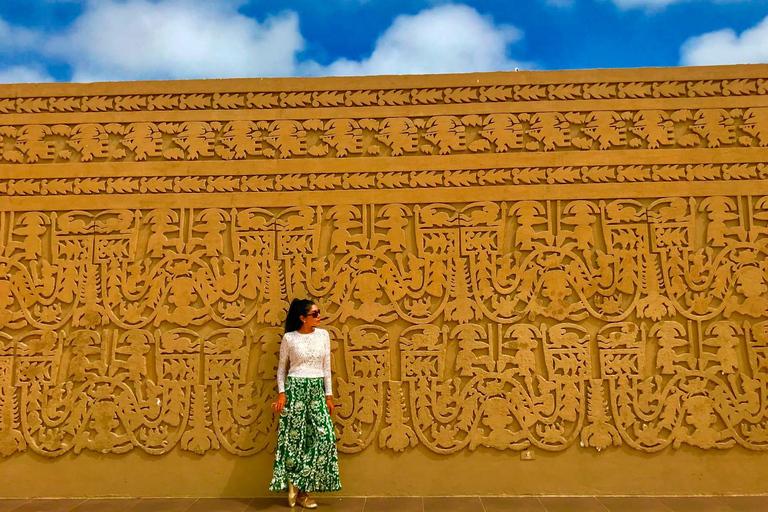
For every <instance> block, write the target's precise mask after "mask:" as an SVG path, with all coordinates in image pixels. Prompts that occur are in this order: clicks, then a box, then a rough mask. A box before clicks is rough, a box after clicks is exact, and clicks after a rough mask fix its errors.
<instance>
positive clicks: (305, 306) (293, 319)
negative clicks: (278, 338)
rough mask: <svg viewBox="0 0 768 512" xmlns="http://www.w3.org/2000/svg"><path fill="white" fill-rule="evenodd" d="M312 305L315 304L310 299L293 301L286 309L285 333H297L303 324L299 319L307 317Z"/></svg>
mask: <svg viewBox="0 0 768 512" xmlns="http://www.w3.org/2000/svg"><path fill="white" fill-rule="evenodd" d="M314 305H315V302H314V301H312V300H310V299H293V300H292V301H291V306H290V307H289V308H288V316H287V317H286V318H285V332H293V331H298V330H299V328H301V325H302V324H303V323H304V322H302V321H301V318H299V317H302V316H307V313H309V310H310V309H312V306H314Z"/></svg>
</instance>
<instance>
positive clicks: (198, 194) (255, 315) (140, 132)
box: [0, 66, 768, 457]
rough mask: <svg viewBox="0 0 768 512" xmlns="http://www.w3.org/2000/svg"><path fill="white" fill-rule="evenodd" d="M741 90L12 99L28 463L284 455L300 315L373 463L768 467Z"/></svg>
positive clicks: (760, 88) (4, 334)
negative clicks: (741, 463) (326, 341)
mask: <svg viewBox="0 0 768 512" xmlns="http://www.w3.org/2000/svg"><path fill="white" fill-rule="evenodd" d="M737 71H739V72H743V73H745V75H744V76H743V77H741V76H734V73H735V71H733V70H724V71H722V72H719V73H720V74H718V72H717V71H716V70H713V71H711V72H710V74H711V75H712V76H710V77H707V78H705V79H703V78H702V77H701V76H700V73H699V75H695V73H694V71H691V70H676V71H666V72H658V73H657V75H658V76H657V75H654V73H651V72H642V73H640V72H638V74H639V76H637V77H634V78H633V77H631V76H630V75H629V74H626V73H625V75H626V76H625V78H621V79H613V78H611V79H608V78H600V77H597V78H596V79H595V80H594V81H592V82H589V81H584V80H583V74H581V75H579V76H578V77H577V78H578V80H576V79H574V80H567V79H564V78H563V77H565V78H567V74H556V75H547V74H542V75H536V74H534V75H531V76H533V77H534V78H535V79H531V80H528V79H527V78H525V77H527V76H528V75H517V74H498V75H484V76H483V82H482V83H481V82H477V81H476V79H475V78H474V76H473V77H450V78H446V80H448V82H446V84H444V86H439V87H438V86H437V85H435V84H436V83H437V82H436V81H435V80H436V79H435V78H434V77H426V78H421V77H410V78H399V79H391V80H389V81H388V82H386V83H381V84H379V85H378V86H374V85H375V80H376V79H370V80H371V81H372V82H371V83H373V84H374V85H372V86H371V87H370V88H362V89H359V90H352V89H344V90H342V89H339V88H338V87H337V85H338V82H333V81H329V82H328V85H327V87H321V86H318V85H317V84H318V83H320V82H313V85H312V87H311V88H310V87H301V86H300V85H301V84H300V83H299V82H296V83H293V85H291V86H290V87H286V88H285V89H281V88H280V87H282V85H281V84H282V82H279V81H275V82H269V81H266V82H264V83H263V84H260V85H259V86H258V87H265V88H266V89H258V90H256V89H253V90H250V89H249V87H247V86H246V85H247V84H246V85H243V83H244V82H231V83H230V82H224V83H223V85H221V86H220V87H221V89H220V90H219V91H209V90H208V89H204V88H203V87H208V86H207V85H204V84H203V85H201V84H197V85H195V87H198V88H200V89H197V90H190V91H186V92H180V89H179V88H180V87H183V84H181V85H180V84H171V85H167V84H158V85H156V87H157V88H158V92H157V93H152V94H149V93H147V91H148V89H146V87H149V85H145V86H143V87H145V88H144V89H142V91H141V92H137V91H138V90H137V89H135V88H132V87H134V86H131V85H130V84H117V85H114V86H111V88H104V86H97V85H94V86H78V87H82V90H83V93H82V94H80V95H76V94H74V93H72V92H71V91H72V90H75V89H72V88H70V91H69V92H67V94H58V93H56V94H54V93H51V94H48V93H45V94H44V93H43V92H44V91H46V90H47V89H45V87H46V86H39V87H38V89H35V90H32V91H30V92H29V94H26V93H25V94H21V95H20V94H18V91H17V92H16V93H14V94H11V93H9V92H3V90H2V89H0V454H2V455H4V456H12V455H14V454H17V453H19V452H24V451H26V450H29V451H32V452H35V453H37V454H41V455H44V456H47V457H60V456H63V455H65V454H67V453H73V454H78V453H81V452H82V451H83V450H90V451H95V452H100V453H112V454H121V453H126V452H129V451H132V450H142V451H144V452H146V453H148V454H151V455H162V454H165V453H168V452H169V451H171V450H176V449H179V450H184V451H191V452H195V453H199V454H205V453H209V452H211V451H215V450H226V451H227V452H230V453H232V454H235V455H240V456H248V455H252V454H256V453H259V452H262V451H265V450H269V449H270V448H271V447H272V446H273V444H274V442H275V436H274V433H275V428H276V418H275V416H274V415H273V414H272V411H271V410H270V408H269V403H270V402H271V401H272V400H274V396H275V394H276V382H275V371H276V367H277V353H278V348H279V340H280V336H281V323H282V321H283V320H284V315H285V313H286V309H287V305H288V302H287V301H288V300H289V298H292V297H297V296H309V297H314V298H315V299H316V300H317V301H318V303H319V305H320V307H321V309H322V310H323V311H324V313H326V314H327V315H328V318H327V328H328V330H329V331H330V334H331V338H332V351H333V354H332V355H333V357H332V366H333V368H334V389H335V390H336V394H337V404H338V407H337V413H336V418H335V424H336V428H337V435H338V438H339V448H340V450H341V451H343V452H346V453H358V452H361V451H364V450H380V451H389V452H395V453H402V452H405V451H408V450H414V449H426V450H429V451H431V452H433V453H436V454H441V455H450V454H454V453H457V452H461V451H469V452H472V451H475V450H486V449H492V450H510V451H515V450H523V449H527V448H530V447H533V448H538V449H540V450H546V451H553V452H556V451H561V450H566V449H569V448H570V447H573V448H571V449H576V450H578V449H588V450H597V451H601V450H606V449H611V448H613V447H618V446H623V447H624V448H625V449H632V450H639V451H644V452H656V451H659V450H664V449H670V450H675V449H678V448H680V447H682V446H683V445H688V446H692V447H696V448H700V449H713V448H717V449H728V448H731V447H734V446H736V445H739V446H742V447H744V448H747V449H749V450H763V449H766V447H768V409H767V408H766V402H765V400H764V397H765V396H766V395H767V394H768V258H766V255H768V249H767V248H768V185H767V184H768V181H766V180H767V179H768V170H767V167H766V162H768V149H766V147H768V100H766V91H767V90H768V89H766V80H765V79H764V78H760V77H762V76H768V74H766V73H765V69H764V67H759V66H758V67H750V68H738V69H737ZM640 75H642V76H640ZM694 75H695V76H694ZM622 76H624V75H622ZM519 77H523V78H519ZM516 80H517V82H516ZM526 80H528V82H526ZM296 84H298V85H296ZM217 86H218V84H217ZM99 87H102V89H99ZM153 87H155V85H153ZM174 87H175V89H174ZM366 87H367V86H366ZM41 91H43V92H41ZM163 91H165V92H163ZM205 91H208V92H205ZM249 91H250V92H249ZM574 445H577V446H574Z"/></svg>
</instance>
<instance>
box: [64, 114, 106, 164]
mask: <svg viewBox="0 0 768 512" xmlns="http://www.w3.org/2000/svg"><path fill="white" fill-rule="evenodd" d="M67 144H68V145H69V146H70V147H72V148H73V149H75V150H76V151H78V152H79V153H80V155H81V157H82V159H83V161H84V162H88V161H90V160H93V159H94V158H106V157H108V156H109V134H108V133H107V131H106V130H105V129H104V127H103V126H102V125H100V124H96V123H89V124H79V125H77V126H75V127H74V128H73V129H72V133H71V136H70V139H69V141H67Z"/></svg>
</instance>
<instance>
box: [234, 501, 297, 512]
mask: <svg viewBox="0 0 768 512" xmlns="http://www.w3.org/2000/svg"><path fill="white" fill-rule="evenodd" d="M286 510H291V509H290V508H288V499H287V498H255V499H254V500H253V501H251V503H250V504H249V505H248V507H247V508H246V509H245V511H246V512H277V511H282V512H285V511H286Z"/></svg>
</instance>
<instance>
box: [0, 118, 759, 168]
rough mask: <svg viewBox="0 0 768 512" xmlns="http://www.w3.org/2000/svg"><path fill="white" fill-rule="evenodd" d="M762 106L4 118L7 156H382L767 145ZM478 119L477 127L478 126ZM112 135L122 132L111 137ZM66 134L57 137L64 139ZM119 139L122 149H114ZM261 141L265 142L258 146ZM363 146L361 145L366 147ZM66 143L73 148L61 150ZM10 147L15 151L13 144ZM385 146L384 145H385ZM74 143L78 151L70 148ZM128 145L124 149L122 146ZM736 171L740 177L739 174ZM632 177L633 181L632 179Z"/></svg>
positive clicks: (35, 159) (1, 132)
mask: <svg viewBox="0 0 768 512" xmlns="http://www.w3.org/2000/svg"><path fill="white" fill-rule="evenodd" d="M765 111H766V109H764V108H749V109H746V110H742V109H732V110H730V111H727V110H724V109H701V110H694V111H691V110H688V109H680V110H675V111H664V110H659V109H641V110H634V111H633V110H629V111H620V110H596V111H587V112H539V113H518V114H512V113H495V114H490V115H487V116H485V117H484V118H483V117H481V116H479V115H468V116H462V117H458V116H451V115H439V116H431V117H422V116H413V117H389V118H383V119H373V118H363V119H352V118H338V119H330V120H326V121H323V120H319V119H309V120H304V121H300V120H286V119H282V120H278V121H271V122H269V121H254V120H233V121H228V122H225V123H221V122H202V121H188V122H181V123H172V122H157V123H154V122H136V123H107V124H99V123H88V124H81V125H64V124H56V125H25V126H22V127H21V128H17V127H15V126H0V136H2V137H3V139H4V141H5V143H4V150H3V151H2V153H1V155H2V158H3V159H4V160H5V161H8V162H12V163H28V164H34V163H40V162H42V161H46V162H49V163H50V162H57V163H62V162H66V161H68V160H72V159H73V158H74V159H75V160H77V158H76V155H78V154H79V160H80V161H82V162H93V163H97V162H103V161H107V160H108V159H122V160H128V161H130V160H133V161H143V160H146V159H147V158H153V159H157V158H162V159H164V160H179V159H187V160H200V159H206V160H207V159H212V158H219V159H222V160H240V159H265V158H276V157H277V156H278V154H279V158H281V159H287V158H296V157H301V158H320V157H324V156H326V155H327V154H328V153H329V151H330V149H334V150H335V151H334V154H335V156H337V157H350V156H354V157H356V158H360V157H387V156H401V155H404V154H413V153H417V152H421V153H424V154H434V155H449V154H466V153H472V154H483V153H490V152H496V153H506V152H513V151H528V152H550V151H555V150H564V151H578V150H582V151H606V150H626V149H635V150H664V149H672V148H678V149H680V148H685V149H692V150H695V149H698V148H704V147H707V148H718V147H739V146H741V147H752V146H753V143H754V146H755V147H764V146H765V144H766V143H767V142H766V136H765V132H766V129H765V124H766V123H765V121H764V118H765V116H766V114H765ZM477 127H479V129H477ZM110 135H120V136H121V138H119V139H118V138H115V140H114V143H113V141H111V140H110ZM62 138H63V139H64V140H63V141H61V139H62ZM118 144H119V146H120V147H113V146H117V145H118ZM264 144H266V146H264ZM365 144H367V146H366V147H364V145H365ZM65 146H66V147H67V148H69V149H65ZM11 148H13V149H11ZM387 148H388V149H389V151H388V152H387ZM72 150H74V152H75V153H74V154H73V152H72ZM126 150H127V151H126ZM737 175H741V174H740V173H737ZM638 178H639V176H638V177H633V179H638Z"/></svg>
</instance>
